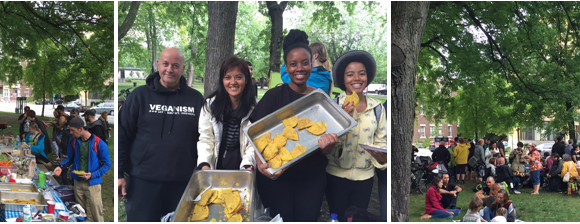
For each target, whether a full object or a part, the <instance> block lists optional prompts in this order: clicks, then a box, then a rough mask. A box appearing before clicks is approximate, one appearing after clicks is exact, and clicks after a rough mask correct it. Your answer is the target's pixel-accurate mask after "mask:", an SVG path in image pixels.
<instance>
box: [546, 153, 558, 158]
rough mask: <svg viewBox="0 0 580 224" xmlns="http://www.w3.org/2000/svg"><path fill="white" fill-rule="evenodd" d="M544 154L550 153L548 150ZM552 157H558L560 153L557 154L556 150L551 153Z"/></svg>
mask: <svg viewBox="0 0 580 224" xmlns="http://www.w3.org/2000/svg"><path fill="white" fill-rule="evenodd" d="M546 154H550V153H549V152H545V153H544V155H546ZM552 157H560V154H558V153H557V152H555V153H554V154H552Z"/></svg>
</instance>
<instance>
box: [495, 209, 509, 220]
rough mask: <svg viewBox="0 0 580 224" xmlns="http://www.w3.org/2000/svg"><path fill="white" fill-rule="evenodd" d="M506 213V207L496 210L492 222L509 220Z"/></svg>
mask: <svg viewBox="0 0 580 224" xmlns="http://www.w3.org/2000/svg"><path fill="white" fill-rule="evenodd" d="M506 214H507V211H506V210H505V208H503V207H501V208H498V209H497V211H496V212H495V217H493V219H491V222H507V219H506V218H505V216H506Z"/></svg>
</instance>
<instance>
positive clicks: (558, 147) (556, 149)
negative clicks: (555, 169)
mask: <svg viewBox="0 0 580 224" xmlns="http://www.w3.org/2000/svg"><path fill="white" fill-rule="evenodd" d="M563 139H564V138H563V137H562V136H558V138H556V143H554V146H552V152H550V155H551V154H554V153H558V155H560V157H562V156H563V155H564V154H565V152H566V145H565V144H564V140H563Z"/></svg>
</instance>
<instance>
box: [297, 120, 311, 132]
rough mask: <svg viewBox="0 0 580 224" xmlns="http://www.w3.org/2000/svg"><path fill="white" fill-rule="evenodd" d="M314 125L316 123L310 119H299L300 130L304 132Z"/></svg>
mask: <svg viewBox="0 0 580 224" xmlns="http://www.w3.org/2000/svg"><path fill="white" fill-rule="evenodd" d="M313 124H314V121H311V120H310V119H308V118H300V119H298V130H302V129H305V128H308V127H310V126H312V125H313Z"/></svg>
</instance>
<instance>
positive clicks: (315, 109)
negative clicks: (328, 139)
mask: <svg viewBox="0 0 580 224" xmlns="http://www.w3.org/2000/svg"><path fill="white" fill-rule="evenodd" d="M293 116H298V118H308V119H310V120H312V121H314V122H315V123H316V122H319V121H322V122H323V123H327V125H328V126H327V127H326V132H325V134H326V133H335V134H336V135H337V136H338V137H340V136H342V135H344V134H345V133H347V132H348V131H349V130H350V129H352V128H353V127H355V126H356V125H357V122H356V121H355V120H354V119H353V118H352V117H351V116H350V115H348V114H347V113H346V112H345V111H344V110H343V109H342V108H340V106H339V105H338V104H336V102H335V101H334V100H332V99H330V97H329V96H328V95H326V93H324V91H322V90H320V89H317V90H315V91H312V92H311V93H309V94H308V95H306V96H303V97H301V98H300V99H298V100H296V101H294V102H292V103H291V104H289V105H287V106H285V107H282V108H280V109H278V110H277V111H275V112H274V113H271V114H269V115H268V116H266V117H263V118H262V119H260V120H258V121H256V122H254V123H253V124H251V125H250V126H248V127H246V128H244V134H245V135H246V137H248V138H250V139H252V141H251V144H252V146H254V149H256V146H255V145H254V140H255V139H256V138H258V137H260V136H262V135H263V134H265V133H266V132H270V136H271V138H273V137H274V134H278V135H281V134H282V131H284V128H285V127H284V124H282V121H283V120H284V119H286V118H290V117H293ZM294 130H298V129H297V128H296V127H294ZM297 132H298V136H299V139H298V141H293V140H290V139H288V141H287V142H286V146H285V147H286V149H288V151H290V152H292V150H293V149H294V147H296V144H297V143H298V144H300V145H303V146H304V147H306V152H305V153H303V154H302V155H300V156H298V157H296V158H294V159H293V160H291V161H289V162H288V163H286V164H284V165H283V166H281V167H279V168H268V172H270V173H271V174H273V173H275V172H276V171H278V170H280V169H284V168H286V167H290V166H292V165H294V164H296V163H297V162H299V161H300V160H302V159H303V158H306V157H307V156H308V155H309V154H311V153H313V152H315V151H316V150H317V149H318V139H320V136H322V135H319V136H317V135H313V134H310V132H308V131H307V130H306V129H302V130H299V131H297ZM256 152H258V150H257V149H256ZM257 154H258V157H259V159H260V160H261V161H262V163H265V162H266V161H265V160H264V157H263V156H262V155H261V154H260V153H259V152H258V153H257Z"/></svg>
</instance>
